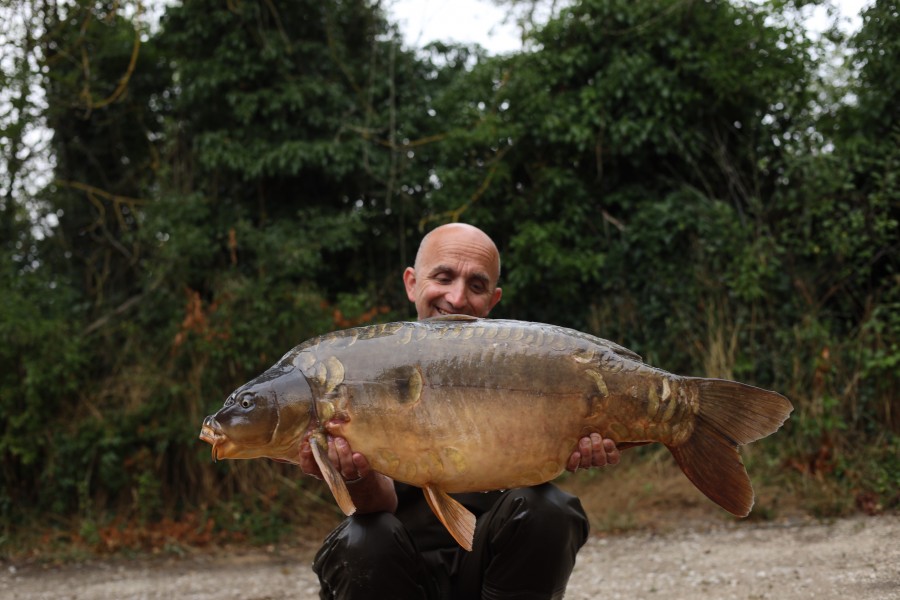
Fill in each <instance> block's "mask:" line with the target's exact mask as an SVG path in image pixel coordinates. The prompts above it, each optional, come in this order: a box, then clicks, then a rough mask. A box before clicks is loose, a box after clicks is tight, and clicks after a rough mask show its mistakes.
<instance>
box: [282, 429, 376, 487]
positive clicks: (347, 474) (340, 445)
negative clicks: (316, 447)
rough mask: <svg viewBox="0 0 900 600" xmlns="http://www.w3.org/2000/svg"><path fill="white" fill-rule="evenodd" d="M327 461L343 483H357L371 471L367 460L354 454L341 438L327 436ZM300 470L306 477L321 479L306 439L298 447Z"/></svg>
mask: <svg viewBox="0 0 900 600" xmlns="http://www.w3.org/2000/svg"><path fill="white" fill-rule="evenodd" d="M328 460H329V461H331V464H333V465H334V466H336V467H337V469H338V471H340V473H341V475H342V476H343V477H344V481H348V482H352V481H358V480H359V479H362V478H363V477H366V476H368V475H369V473H370V472H371V471H372V467H370V466H369V461H368V459H367V458H366V457H365V456H363V455H362V454H360V453H359V452H354V451H353V450H352V449H351V448H350V444H348V443H347V440H345V439H344V438H341V437H339V438H335V437H331V436H328ZM300 469H301V470H302V471H303V472H304V473H306V474H307V475H312V476H313V477H315V478H316V479H322V471H321V470H320V469H319V465H317V464H316V459H315V458H314V457H313V453H312V448H310V446H309V440H308V439H306V440H303V444H302V445H301V446H300Z"/></svg>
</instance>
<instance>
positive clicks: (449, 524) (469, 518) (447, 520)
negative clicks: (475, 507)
mask: <svg viewBox="0 0 900 600" xmlns="http://www.w3.org/2000/svg"><path fill="white" fill-rule="evenodd" d="M422 490H423V491H424V492H425V499H426V500H427V501H428V506H430V507H431V510H432V512H434V514H435V515H437V518H438V519H440V521H441V523H443V524H444V527H446V528H447V531H449V532H450V535H452V536H453V539H455V540H456V541H457V543H459V545H460V546H462V547H463V548H464V549H465V550H468V551H469V552H471V551H472V539H473V538H474V537H475V515H473V514H472V513H471V512H469V510H468V509H467V508H466V507H465V506H463V505H462V504H460V503H459V502H457V501H456V500H454V499H453V498H451V497H450V495H449V494H447V492H445V491H444V490H442V489H440V488H439V487H436V486H433V485H430V484H429V485H426V486H425V487H424V488H422Z"/></svg>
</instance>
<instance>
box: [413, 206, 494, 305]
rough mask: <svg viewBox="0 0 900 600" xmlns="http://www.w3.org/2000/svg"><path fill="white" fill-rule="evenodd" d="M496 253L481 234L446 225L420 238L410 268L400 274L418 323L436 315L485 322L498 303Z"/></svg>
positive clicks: (454, 224)
mask: <svg viewBox="0 0 900 600" xmlns="http://www.w3.org/2000/svg"><path fill="white" fill-rule="evenodd" d="M499 278H500V254H499V253H498V252H497V247H496V246H495V245H494V242H493V241H491V238H489V237H488V236H487V235H486V234H485V233H484V232H483V231H481V230H480V229H478V228H476V227H472V226H471V225H465V224H462V223H451V224H449V225H443V226H441V227H438V228H437V229H435V230H434V231H432V232H431V233H429V234H428V235H426V236H425V238H424V239H423V240H422V244H421V246H420V247H419V252H418V254H417V255H416V265H415V267H408V268H407V269H406V271H405V272H404V273H403V283H404V285H405V286H406V295H407V297H408V298H409V300H410V302H413V303H415V305H416V312H417V313H418V316H419V319H427V318H429V317H438V316H441V315H448V314H449V315H457V314H459V315H470V316H473V317H486V316H487V315H488V313H489V312H491V309H492V308H494V306H495V305H496V304H497V302H499V301H500V296H501V295H502V290H501V289H500V288H498V287H497V280H498V279H499Z"/></svg>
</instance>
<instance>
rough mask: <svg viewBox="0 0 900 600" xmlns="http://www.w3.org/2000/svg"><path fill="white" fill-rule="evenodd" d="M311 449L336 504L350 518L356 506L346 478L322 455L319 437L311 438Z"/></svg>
mask: <svg viewBox="0 0 900 600" xmlns="http://www.w3.org/2000/svg"><path fill="white" fill-rule="evenodd" d="M309 447H310V448H311V449H312V453H313V458H315V459H316V464H317V465H319V470H320V471H322V477H324V478H325V483H327V484H328V489H330V490H331V494H332V495H333V496H334V500H335V502H337V505H338V506H339V507H340V509H341V510H342V511H343V512H344V514H345V515H347V516H348V517H349V516H350V515H352V514H353V513H355V512H356V505H355V504H353V499H352V498H351V497H350V490H348V489H347V484H346V483H345V482H344V478H343V477H342V476H341V474H340V473H339V472H338V470H337V468H336V467H335V466H334V465H333V464H331V461H330V460H328V457H327V456H324V455H323V454H322V449H321V448H320V447H319V442H318V441H317V436H315V435H311V436H309Z"/></svg>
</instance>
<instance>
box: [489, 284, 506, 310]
mask: <svg viewBox="0 0 900 600" xmlns="http://www.w3.org/2000/svg"><path fill="white" fill-rule="evenodd" d="M502 296H503V290H502V289H500V288H494V293H493V294H492V295H491V302H490V308H489V309H488V311H490V310H491V309H493V308H494V307H495V306H497V303H498V302H500V298H501V297H502Z"/></svg>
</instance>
